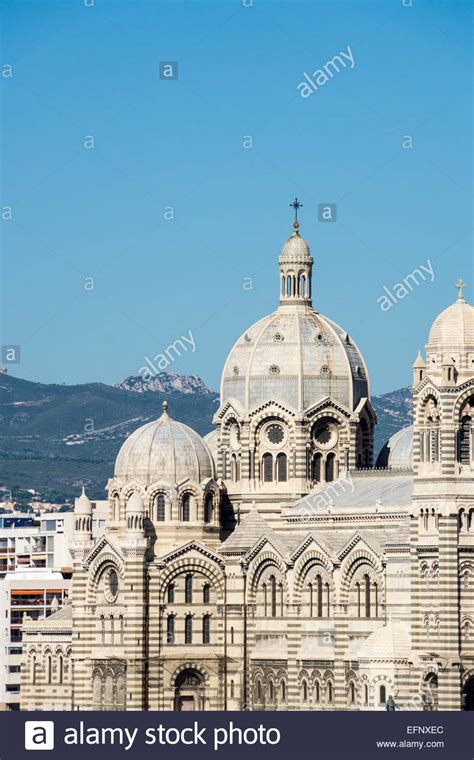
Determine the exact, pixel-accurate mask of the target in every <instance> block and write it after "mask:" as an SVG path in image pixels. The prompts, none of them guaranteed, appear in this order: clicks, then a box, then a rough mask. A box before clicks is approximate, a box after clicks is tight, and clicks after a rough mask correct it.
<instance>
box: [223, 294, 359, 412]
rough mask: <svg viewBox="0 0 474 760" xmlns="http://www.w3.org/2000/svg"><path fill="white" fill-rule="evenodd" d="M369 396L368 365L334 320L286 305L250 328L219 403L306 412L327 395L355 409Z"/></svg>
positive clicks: (226, 374) (232, 358)
mask: <svg viewBox="0 0 474 760" xmlns="http://www.w3.org/2000/svg"><path fill="white" fill-rule="evenodd" d="M368 395H369V380H368V374H367V369H366V366H365V362H364V360H363V358H362V355H361V353H360V351H359V349H358V348H357V346H356V344H355V343H354V341H353V340H352V338H351V337H349V336H348V335H347V333H346V332H345V331H344V330H343V329H342V328H341V327H339V325H337V324H336V323H335V322H333V321H332V320H330V319H328V318H327V317H323V316H322V315H321V314H318V313H317V312H316V311H314V310H313V309H312V308H311V307H310V306H308V305H294V306H293V305H291V304H286V303H285V304H283V305H282V306H280V308H279V309H278V310H277V311H275V312H274V313H273V314H270V315H269V316H267V317H264V318H263V319H261V320H260V321H259V322H257V323H256V324H254V325H252V327H250V328H249V329H248V330H247V331H246V332H245V333H244V334H243V335H242V336H241V337H240V338H239V339H238V341H237V342H236V343H235V345H234V347H233V348H232V350H231V352H230V354H229V356H228V359H227V361H226V363H225V366H224V371H223V374H222V381H221V402H222V403H224V402H226V401H231V402H232V401H233V400H234V401H236V402H237V404H238V405H239V406H240V407H241V408H242V410H244V411H246V412H249V411H251V410H253V409H254V408H256V407H258V406H259V405H260V404H261V403H264V402H265V401H268V400H269V399H271V400H274V401H277V402H280V403H281V404H284V405H288V406H290V407H291V408H292V409H295V410H297V411H300V412H301V411H304V410H305V409H307V408H308V407H310V406H312V405H313V404H315V403H316V402H318V401H320V400H321V399H323V398H324V397H326V396H330V397H331V398H332V399H333V400H334V401H335V402H337V403H340V404H342V405H343V406H344V407H346V408H347V409H349V410H350V411H353V410H354V409H355V408H356V407H357V404H358V402H359V401H360V399H361V398H362V397H368Z"/></svg>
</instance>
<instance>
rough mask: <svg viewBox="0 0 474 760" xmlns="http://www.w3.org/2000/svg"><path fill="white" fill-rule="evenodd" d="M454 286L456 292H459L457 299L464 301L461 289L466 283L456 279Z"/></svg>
mask: <svg viewBox="0 0 474 760" xmlns="http://www.w3.org/2000/svg"><path fill="white" fill-rule="evenodd" d="M456 287H457V289H458V292H459V295H458V301H464V298H463V290H464V288H465V287H466V283H465V282H463V281H462V280H458V281H457V283H456Z"/></svg>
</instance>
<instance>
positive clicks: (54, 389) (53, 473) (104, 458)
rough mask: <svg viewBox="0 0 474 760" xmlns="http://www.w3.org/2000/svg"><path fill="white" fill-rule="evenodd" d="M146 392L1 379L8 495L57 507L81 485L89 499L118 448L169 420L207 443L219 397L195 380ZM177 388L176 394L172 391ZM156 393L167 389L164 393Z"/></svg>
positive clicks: (98, 491) (167, 382) (3, 475)
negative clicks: (23, 491) (164, 409)
mask: <svg viewBox="0 0 474 760" xmlns="http://www.w3.org/2000/svg"><path fill="white" fill-rule="evenodd" d="M156 379H159V380H160V385H159V386H157V388H156V390H152V389H150V390H148V389H146V387H144V386H143V385H142V387H140V381H141V378H140V377H138V378H127V380H125V381H124V383H123V384H122V385H130V387H133V388H134V390H127V389H126V388H124V387H120V386H109V385H105V384H103V383H88V384H84V385H45V384H42V383H33V382H30V381H29V380H22V379H20V378H17V377H12V376H11V375H7V374H0V425H1V430H2V440H1V444H0V457H1V470H0V483H3V484H5V485H6V486H7V487H8V488H9V489H10V490H13V491H14V490H15V489H19V488H35V489H36V490H38V491H40V493H41V494H42V495H43V496H44V497H45V498H46V497H48V498H53V499H58V500H61V499H62V498H65V497H72V496H74V495H76V494H77V492H78V489H79V487H80V486H81V485H82V484H84V485H86V487H87V489H88V492H89V493H90V495H91V496H92V497H95V498H103V497H104V487H105V484H106V483H107V480H108V478H109V477H111V475H112V474H113V465H114V461H115V457H116V456H117V452H118V450H119V448H120V446H121V445H122V443H123V441H124V440H125V439H126V438H127V436H128V435H130V433H132V432H133V430H135V429H136V428H138V427H140V425H144V424H145V423H146V422H151V421H152V420H153V419H156V418H157V417H159V416H160V414H161V405H162V402H163V401H164V400H165V399H166V400H167V401H168V403H169V410H170V414H171V415H172V416H173V417H174V418H175V419H176V420H179V421H182V422H186V423H187V424H188V425H190V426H191V427H193V428H194V429H195V430H197V432H198V433H200V434H201V435H205V434H206V433H208V432H209V431H210V430H211V427H212V424H211V420H212V417H213V415H214V412H215V410H216V409H217V404H218V398H219V397H218V394H217V393H215V392H213V391H211V390H210V389H209V388H207V387H206V386H205V385H204V383H203V382H202V380H200V378H197V377H195V376H190V377H184V376H183V377H180V378H179V380H177V377H176V376H175V375H170V376H169V377H168V378H164V377H162V376H158V378H156ZM179 385H181V390H175V388H176V387H179ZM161 388H166V389H167V390H166V392H163V391H162V390H161Z"/></svg>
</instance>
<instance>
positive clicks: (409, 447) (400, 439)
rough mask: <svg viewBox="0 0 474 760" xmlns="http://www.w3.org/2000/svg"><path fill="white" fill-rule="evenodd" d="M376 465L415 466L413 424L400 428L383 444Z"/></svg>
mask: <svg viewBox="0 0 474 760" xmlns="http://www.w3.org/2000/svg"><path fill="white" fill-rule="evenodd" d="M375 466H376V467H395V468H398V467H403V468H411V467H412V466H413V425H407V427H404V428H402V429H401V430H398V431H397V432H396V433H394V434H393V435H392V436H391V437H390V438H389V439H388V441H387V443H385V444H384V445H383V447H382V448H381V450H380V453H379V455H378V457H377V464H376V465H375Z"/></svg>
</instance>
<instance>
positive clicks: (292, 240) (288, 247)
mask: <svg viewBox="0 0 474 760" xmlns="http://www.w3.org/2000/svg"><path fill="white" fill-rule="evenodd" d="M280 256H281V258H283V259H287V260H290V261H293V260H295V259H297V260H300V259H308V258H311V252H310V250H309V245H308V243H307V242H306V240H305V239H304V238H302V237H301V236H300V235H297V234H294V235H292V236H291V237H289V238H288V240H287V241H286V242H285V243H283V247H282V249H281V254H280Z"/></svg>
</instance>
